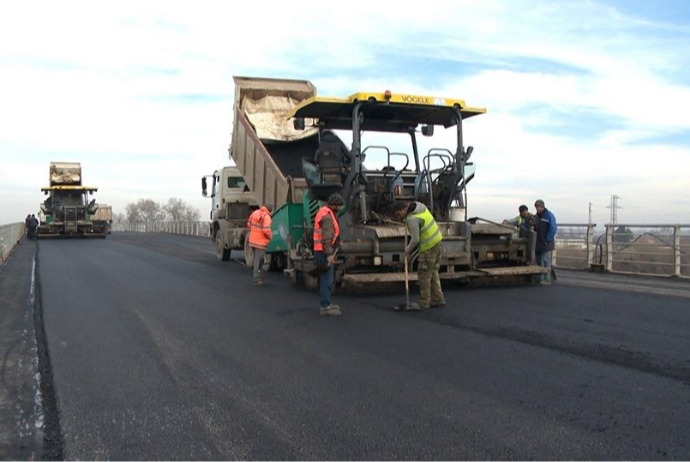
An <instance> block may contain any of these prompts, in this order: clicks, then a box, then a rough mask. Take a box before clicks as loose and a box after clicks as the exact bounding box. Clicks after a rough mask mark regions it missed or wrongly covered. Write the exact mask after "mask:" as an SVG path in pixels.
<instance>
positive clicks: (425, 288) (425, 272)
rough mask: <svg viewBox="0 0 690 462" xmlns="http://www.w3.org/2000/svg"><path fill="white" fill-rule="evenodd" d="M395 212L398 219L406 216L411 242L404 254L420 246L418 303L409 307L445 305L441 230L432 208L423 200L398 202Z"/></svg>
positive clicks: (394, 206) (408, 308) (403, 218)
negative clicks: (442, 283) (442, 285)
mask: <svg viewBox="0 0 690 462" xmlns="http://www.w3.org/2000/svg"><path fill="white" fill-rule="evenodd" d="M393 214H394V215H395V217H396V218H397V219H398V220H401V221H402V220H404V221H405V223H406V226H407V232H408V233H409V235H410V242H409V243H408V245H407V247H406V248H405V258H407V259H409V258H410V255H412V252H413V251H414V249H415V248H416V247H417V246H419V264H418V266H417V277H418V279H419V304H411V305H409V306H408V307H406V309H407V310H420V309H424V308H440V307H442V306H445V305H446V300H445V297H444V296H443V291H442V290H441V278H440V277H439V274H438V271H439V269H440V267H441V265H440V261H441V252H442V250H443V249H442V245H441V241H442V240H443V236H442V235H441V230H440V229H439V227H438V225H437V224H436V220H434V216H433V215H432V214H431V212H430V211H429V209H427V208H426V206H425V205H424V204H422V203H421V202H409V203H408V202H401V201H398V202H395V203H394V204H393Z"/></svg>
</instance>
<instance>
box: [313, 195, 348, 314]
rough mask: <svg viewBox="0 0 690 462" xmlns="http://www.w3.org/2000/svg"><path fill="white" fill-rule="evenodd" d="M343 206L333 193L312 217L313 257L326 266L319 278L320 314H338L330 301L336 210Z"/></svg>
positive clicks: (336, 230) (337, 310)
mask: <svg viewBox="0 0 690 462" xmlns="http://www.w3.org/2000/svg"><path fill="white" fill-rule="evenodd" d="M342 208H343V197H342V196H341V195H340V194H338V193H334V194H331V196H330V197H329V198H328V202H327V203H326V205H324V206H323V207H321V208H320V209H319V211H318V212H316V217H314V257H315V258H316V263H317V264H318V265H320V266H321V265H324V266H328V269H327V270H326V271H325V272H324V273H322V274H321V278H320V279H319V296H320V304H319V314H320V315H321V316H340V315H341V314H342V312H341V311H340V307H339V306H338V305H333V304H332V303H331V287H332V286H333V278H334V275H335V249H336V244H337V241H338V238H339V237H340V226H339V224H338V215H337V214H338V212H339V211H340V209H342Z"/></svg>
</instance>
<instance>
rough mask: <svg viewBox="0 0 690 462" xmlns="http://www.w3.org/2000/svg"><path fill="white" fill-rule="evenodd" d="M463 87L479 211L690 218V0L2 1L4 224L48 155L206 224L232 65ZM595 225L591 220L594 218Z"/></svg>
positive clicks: (413, 88)
mask: <svg viewBox="0 0 690 462" xmlns="http://www.w3.org/2000/svg"><path fill="white" fill-rule="evenodd" d="M236 75H237V76H255V77H273V78H294V79H307V80H310V81H311V82H312V83H313V84H314V85H315V86H316V87H317V89H318V93H319V95H321V96H341V97H342V96H347V95H350V94H352V93H356V92H362V91H372V92H374V91H375V92H382V91H384V90H386V89H388V90H391V91H393V92H398V93H413V94H423V95H432V96H439V97H448V98H457V99H463V100H465V101H466V102H467V104H468V105H471V106H475V107H484V108H486V109H487V113H486V114H484V115H480V116H477V117H473V118H472V119H469V120H467V121H466V123H465V124H464V139H465V144H466V145H472V146H473V147H474V153H473V156H472V161H473V162H474V164H475V166H476V175H475V178H474V179H473V180H472V181H471V182H470V183H469V187H468V213H469V215H470V216H479V217H483V218H487V219H490V220H501V219H503V218H509V217H513V216H515V215H517V209H518V206H519V205H520V204H523V203H524V204H526V205H528V206H529V207H530V209H532V210H533V204H534V201H535V200H536V199H543V200H544V201H545V202H546V206H547V208H548V209H550V210H551V211H552V212H553V213H554V214H555V215H556V217H557V220H558V221H559V222H560V223H564V224H565V223H587V222H588V220H589V209H590V205H591V219H592V222H594V223H596V224H597V225H599V226H600V227H601V228H602V229H603V225H604V224H606V223H608V222H609V221H610V214H611V209H610V208H608V206H610V204H611V196H613V195H617V196H619V197H620V199H619V201H618V204H619V206H620V207H621V208H620V209H618V210H617V215H618V222H619V223H627V224H674V223H680V224H688V223H690V116H688V115H687V114H686V112H687V108H689V107H690V3H687V2H682V1H679V0H677V1H668V0H660V1H656V2H649V1H645V2H642V1H635V0H631V1H572V2H563V1H544V0H538V1H525V0H510V1H508V0H505V1H492V0H478V1H458V0H456V1H441V0H428V1H426V2H424V3H423V4H414V5H413V4H403V3H400V2H393V1H391V2H385V1H380V2H377V1H371V0H369V1H366V2H365V1H359V0H352V1H350V2H348V3H347V4H346V5H345V6H344V5H341V4H337V5H336V3H332V2H331V3H328V2H326V3H323V2H319V3H315V2H297V3H296V2H282V1H280V2H279V1H276V2H267V1H262V0H254V1H253V2H230V1H203V0H202V1H198V2H190V1H186V2H182V1H174V0H170V1H129V0H121V1H118V2H91V1H85V2H79V1H69V0H65V1H61V2H49V1H45V2H40V1H38V2H3V3H2V5H1V6H0V224H6V223H12V222H19V221H22V220H23V219H24V217H25V216H26V214H27V213H38V209H39V204H40V203H41V202H42V201H43V200H44V199H45V197H44V195H43V193H42V192H41V190H40V189H41V187H44V186H47V185H48V184H47V183H48V169H49V164H50V162H51V161H65V162H80V163H81V165H82V169H83V180H84V183H85V184H87V185H89V186H97V187H98V188H99V189H98V192H97V193H96V194H95V196H94V197H96V199H97V200H98V202H100V203H107V204H110V205H112V206H113V211H114V213H124V212H125V207H126V205H127V204H128V203H134V202H136V201H138V200H139V199H153V200H154V201H156V202H159V203H165V202H167V200H168V199H169V198H171V197H176V198H180V199H182V200H184V201H185V202H187V203H189V204H190V205H192V206H193V207H196V208H197V209H199V211H200V213H201V217H202V219H206V217H208V212H209V210H210V200H209V199H206V198H204V197H202V196H201V177H202V176H204V175H208V174H212V173H213V171H214V170H215V169H217V168H220V167H222V166H224V165H230V164H231V161H230V159H229V158H228V146H229V143H230V136H231V131H232V105H233V98H234V84H233V80H232V77H233V76H236ZM598 229H599V228H598Z"/></svg>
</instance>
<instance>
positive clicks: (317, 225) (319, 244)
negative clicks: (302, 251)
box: [314, 205, 340, 252]
mask: <svg viewBox="0 0 690 462" xmlns="http://www.w3.org/2000/svg"><path fill="white" fill-rule="evenodd" d="M326 215H330V216H331V220H333V228H335V233H334V234H333V242H331V244H332V245H334V244H335V240H336V239H338V236H340V225H339V224H338V219H337V218H336V217H335V213H333V210H331V209H329V208H328V206H326V205H324V206H323V207H321V208H320V209H319V211H318V212H317V213H316V217H315V218H314V251H315V252H323V228H321V220H322V219H323V217H325V216H326Z"/></svg>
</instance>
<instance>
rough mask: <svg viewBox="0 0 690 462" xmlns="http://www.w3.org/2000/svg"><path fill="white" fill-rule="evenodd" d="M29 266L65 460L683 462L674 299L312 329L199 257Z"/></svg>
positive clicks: (555, 299)
mask: <svg viewBox="0 0 690 462" xmlns="http://www.w3.org/2000/svg"><path fill="white" fill-rule="evenodd" d="M36 255H37V258H36V262H37V263H36V275H37V282H38V290H39V295H40V296H39V300H38V306H37V307H36V309H37V310H39V311H40V313H41V314H42V322H43V327H44V329H45V344H46V347H47V348H46V349H47V351H48V352H49V355H50V372H51V373H52V380H51V386H52V392H51V391H50V389H49V390H48V392H47V393H48V394H51V393H52V394H54V395H55V396H54V406H56V407H57V409H56V411H57V412H56V415H59V439H55V440H51V441H49V442H48V444H50V445H54V446H56V447H54V448H52V450H53V452H52V453H53V454H60V455H61V457H64V458H67V459H119V460H128V459H143V460H146V459H149V460H150V459H170V460H181V459H184V460H195V459H212V460H219V459H220V460H224V459H272V460H276V459H322V460H323V459H338V460H343V459H366V460H376V459H385V460H400V459H405V460H411V459H414V460H439V459H453V460H459V459H481V460H483V459H492V460H495V459H501V460H504V459H549V460H554V459H559V460H563V459H568V460H571V459H606V460H609V459H626V460H631V459H644V460H657V459H660V460H666V459H676V460H678V459H685V460H687V459H690V437H689V436H688V435H690V433H689V431H688V428H690V283H688V282H687V281H675V280H664V279H650V278H635V277H624V276H613V275H595V274H589V273H577V272H567V271H561V272H559V281H558V283H557V284H554V285H552V286H548V287H544V286H506V287H490V288H489V287H487V288H458V287H455V288H447V289H446V300H447V302H448V306H447V307H446V308H442V309H432V310H428V311H423V312H420V313H416V312H411V313H410V312H403V313H401V312H394V311H393V310H392V307H393V306H394V305H396V304H398V303H401V302H404V300H405V299H404V292H400V293H398V294H388V295H380V296H372V295H367V296H336V298H335V299H334V301H335V302H336V303H338V304H339V305H340V306H341V307H342V310H343V316H341V317H336V318H321V317H319V316H318V312H317V311H318V296H317V294H316V293H313V292H308V291H303V290H297V289H293V288H291V287H290V283H289V280H288V279H287V278H286V277H284V276H283V275H281V274H278V273H271V274H269V275H268V277H267V280H268V285H267V286H265V287H254V286H253V285H252V282H251V272H250V270H249V269H248V268H245V267H244V266H243V265H241V264H240V263H237V262H225V263H223V262H219V261H217V260H216V258H215V255H214V251H213V246H212V244H211V242H210V240H208V239H204V238H193V237H183V236H172V235H161V234H134V233H115V234H113V235H111V236H109V237H108V239H106V240H99V239H97V240H59V241H47V240H46V241H39V242H38V245H37V253H36ZM238 257H239V255H238ZM15 258H17V257H15ZM414 298H416V295H415V294H414V293H413V299H414Z"/></svg>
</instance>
